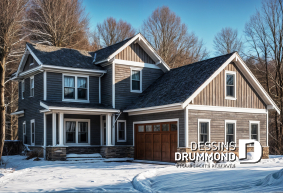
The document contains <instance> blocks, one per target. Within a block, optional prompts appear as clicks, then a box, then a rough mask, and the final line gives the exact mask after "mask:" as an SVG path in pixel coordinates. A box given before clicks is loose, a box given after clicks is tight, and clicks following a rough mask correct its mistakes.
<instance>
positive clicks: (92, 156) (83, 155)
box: [66, 153, 102, 159]
mask: <svg viewBox="0 0 283 193" xmlns="http://www.w3.org/2000/svg"><path fill="white" fill-rule="evenodd" d="M66 158H67V159H69V158H88V159H89V158H102V156H101V155H100V154H99V153H92V154H76V153H69V154H67V155H66Z"/></svg>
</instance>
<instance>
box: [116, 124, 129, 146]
mask: <svg viewBox="0 0 283 193" xmlns="http://www.w3.org/2000/svg"><path fill="white" fill-rule="evenodd" d="M120 122H121V123H125V136H124V138H125V139H124V140H119V123H120ZM126 141H127V121H126V120H117V142H126Z"/></svg>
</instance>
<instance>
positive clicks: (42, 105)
mask: <svg viewBox="0 0 283 193" xmlns="http://www.w3.org/2000/svg"><path fill="white" fill-rule="evenodd" d="M40 106H41V107H43V108H45V109H47V110H49V107H48V106H47V105H46V104H45V103H43V102H41V101H40Z"/></svg>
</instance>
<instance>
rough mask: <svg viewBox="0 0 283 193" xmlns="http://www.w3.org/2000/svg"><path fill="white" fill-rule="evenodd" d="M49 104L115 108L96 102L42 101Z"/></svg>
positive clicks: (54, 105) (55, 105)
mask: <svg viewBox="0 0 283 193" xmlns="http://www.w3.org/2000/svg"><path fill="white" fill-rule="evenodd" d="M41 102H42V103H44V104H46V105H47V106H52V107H72V108H93V109H113V107H112V106H108V105H103V104H94V103H74V102H70V103H68V102H63V101H62V102H61V101H60V102H54V101H41Z"/></svg>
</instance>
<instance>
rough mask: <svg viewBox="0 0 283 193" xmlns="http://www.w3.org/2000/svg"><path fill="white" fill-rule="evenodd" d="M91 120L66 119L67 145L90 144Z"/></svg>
mask: <svg viewBox="0 0 283 193" xmlns="http://www.w3.org/2000/svg"><path fill="white" fill-rule="evenodd" d="M89 129H90V121H89V119H65V143H67V144H76V145H81V144H89V143H90V130H89Z"/></svg>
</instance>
